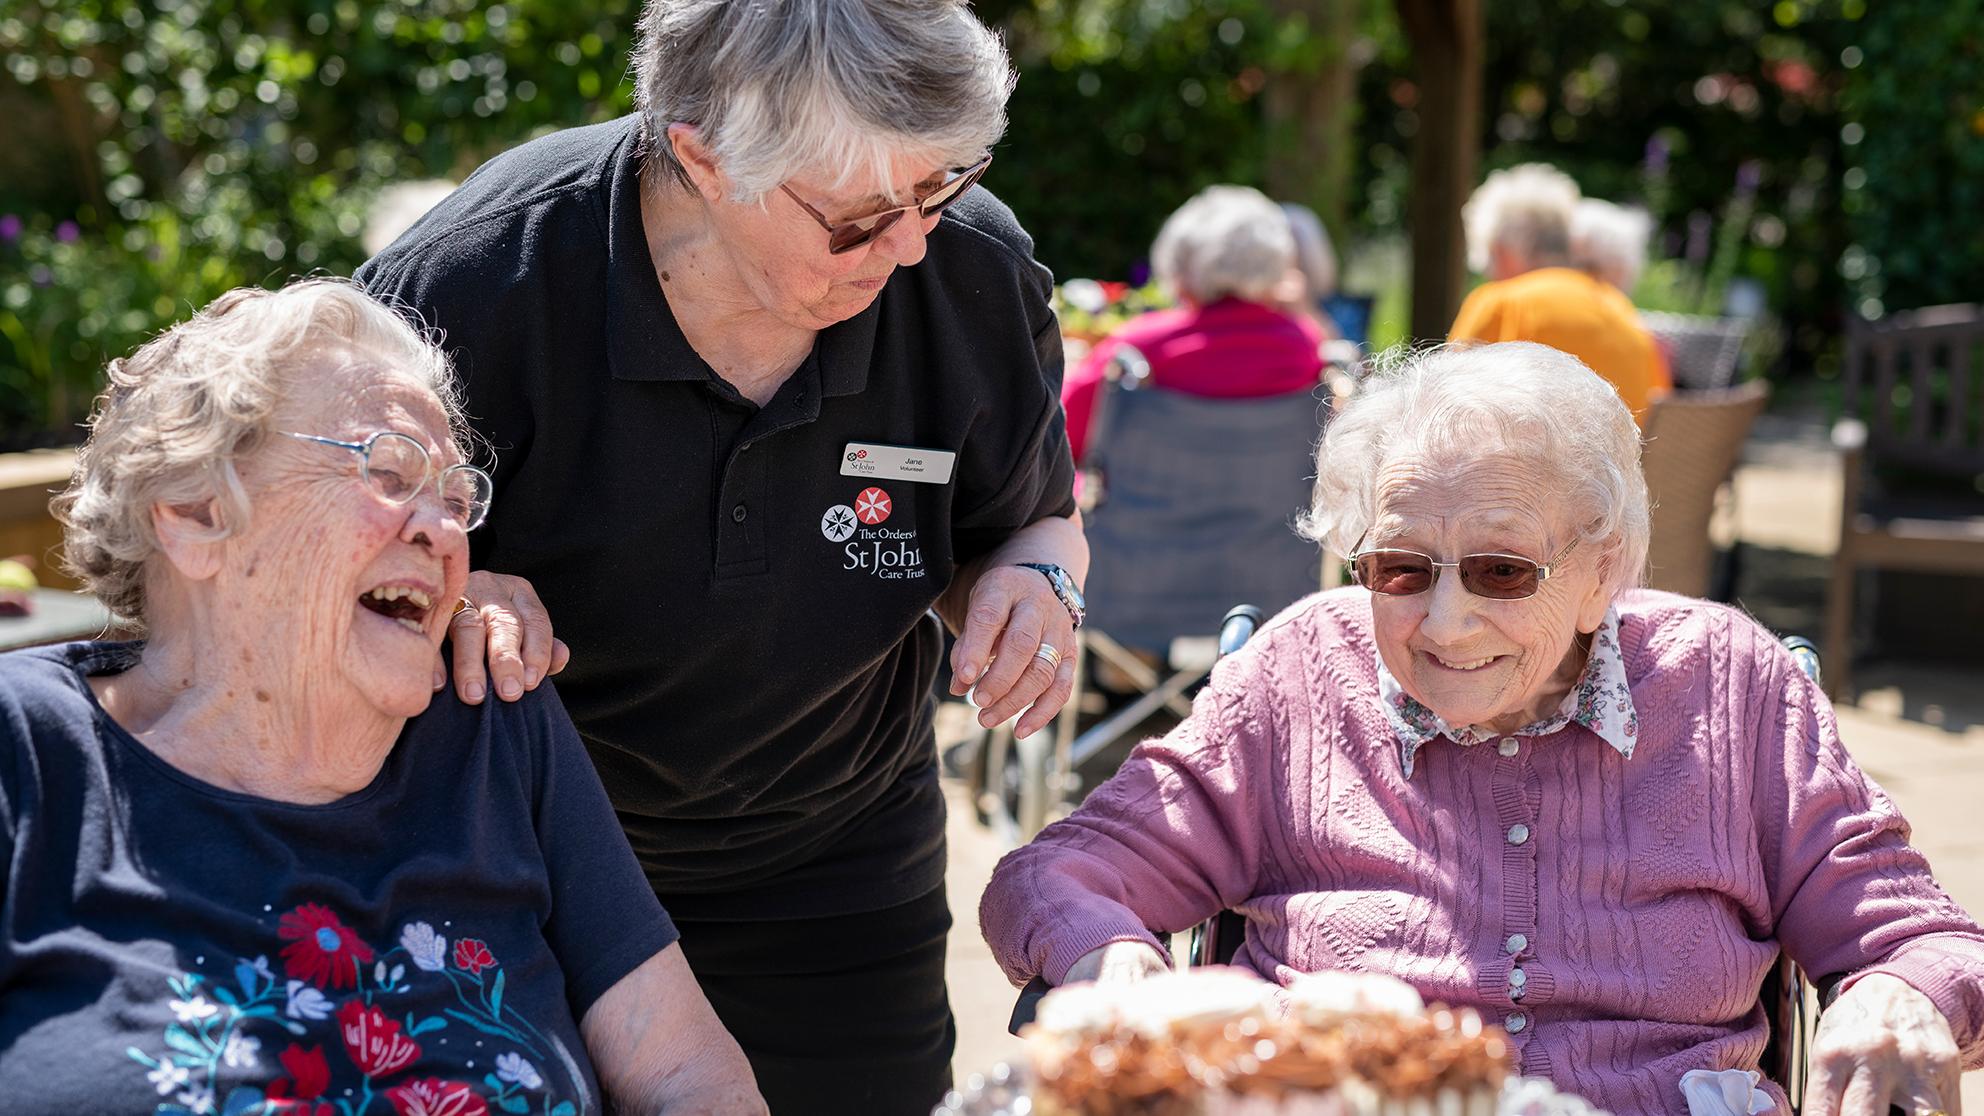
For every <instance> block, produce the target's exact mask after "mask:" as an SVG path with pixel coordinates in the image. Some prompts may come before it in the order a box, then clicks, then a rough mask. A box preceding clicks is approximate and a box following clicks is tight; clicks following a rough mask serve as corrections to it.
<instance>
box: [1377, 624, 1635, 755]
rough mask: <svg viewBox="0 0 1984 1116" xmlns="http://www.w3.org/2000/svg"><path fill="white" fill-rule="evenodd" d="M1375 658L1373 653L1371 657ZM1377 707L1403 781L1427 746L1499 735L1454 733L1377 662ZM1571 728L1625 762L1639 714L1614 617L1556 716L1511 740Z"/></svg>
mask: <svg viewBox="0 0 1984 1116" xmlns="http://www.w3.org/2000/svg"><path fill="white" fill-rule="evenodd" d="M1374 654H1375V653H1374ZM1378 702H1379V704H1380V705H1382V706H1383V707H1384V710H1385V719H1386V720H1387V721H1389V722H1390V723H1391V726H1392V729H1393V730H1394V731H1395V732H1397V734H1398V741H1399V761H1400V763H1401V764H1402V765H1403V766H1404V768H1405V777H1406V778H1408V779H1410V778H1412V760H1413V757H1414V756H1415V755H1417V754H1418V752H1419V749H1420V748H1421V747H1422V746H1424V745H1425V744H1426V742H1427V741H1429V740H1431V739H1433V738H1434V737H1436V736H1444V737H1446V738H1447V739H1449V740H1452V741H1453V742H1454V743H1456V744H1459V745H1461V746H1462V747H1464V748H1467V747H1473V746H1474V745H1476V744H1480V743H1483V742H1485V741H1489V740H1495V739H1499V738H1500V737H1501V736H1503V735H1504V734H1503V733H1498V732H1491V731H1489V730H1488V729H1486V728H1483V727H1481V726H1479V725H1464V726H1462V727H1459V728H1455V727H1453V726H1452V725H1449V724H1447V723H1446V722H1444V721H1442V720H1440V718H1439V716H1438V715H1436V714H1435V713H1434V712H1433V711H1432V710H1431V709H1428V708H1426V707H1425V706H1423V705H1421V704H1419V703H1418V702H1417V701H1415V700H1413V698H1412V697H1411V696H1410V695H1408V694H1407V693H1406V692H1405V689H1404V688H1403V687H1401V686H1400V685H1399V684H1398V679H1396V678H1394V677H1392V672H1391V671H1389V670H1386V669H1385V660H1384V658H1383V656H1378ZM1572 722H1576V723H1578V724H1580V725H1583V726H1584V727H1586V728H1588V729H1590V730H1591V731H1592V732H1593V733H1594V734H1596V735H1597V736H1598V738H1599V739H1600V740H1603V741H1605V742H1606V743H1607V744H1610V745H1611V746H1612V747H1613V749H1614V750H1616V751H1617V752H1618V753H1619V754H1620V755H1622V756H1625V757H1626V758H1627V759H1631V758H1632V756H1633V743H1634V741H1636V740H1637V739H1638V738H1639V733H1640V719H1639V713H1638V712H1637V711H1636V710H1634V708H1633V691H1632V687H1631V685H1629V684H1628V683H1627V681H1626V657H1625V655H1624V654H1623V653H1622V652H1621V651H1620V649H1619V614H1618V612H1617V611H1614V610H1607V611H1606V613H1605V619H1604V620H1603V621H1602V622H1600V623H1599V625H1598V631H1596V632H1594V633H1593V634H1592V637H1591V658H1590V659H1589V660H1588V661H1586V663H1585V667H1584V674H1583V675H1582V676H1581V677H1580V678H1579V679H1578V684H1577V685H1575V686H1573V687H1571V692H1570V693H1568V694H1565V695H1564V703H1563V704H1562V705H1560V706H1558V707H1557V711H1556V712H1555V713H1553V714H1551V715H1550V716H1548V717H1545V718H1543V719H1542V720H1540V721H1536V722H1533V723H1531V724H1528V725H1524V726H1523V727H1522V728H1520V729H1517V730H1516V731H1515V732H1514V733H1511V734H1508V735H1513V736H1545V735H1548V734H1549V733H1553V732H1556V731H1557V730H1558V729H1561V728H1563V727H1564V726H1565V725H1567V724H1570V723H1572Z"/></svg>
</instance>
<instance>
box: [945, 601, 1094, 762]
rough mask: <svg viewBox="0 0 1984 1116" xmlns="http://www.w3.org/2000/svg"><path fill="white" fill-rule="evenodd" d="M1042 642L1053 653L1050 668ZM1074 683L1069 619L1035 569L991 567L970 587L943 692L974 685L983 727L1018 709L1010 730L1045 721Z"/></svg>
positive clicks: (1026, 732)
mask: <svg viewBox="0 0 1984 1116" xmlns="http://www.w3.org/2000/svg"><path fill="white" fill-rule="evenodd" d="M1042 646H1048V647H1052V648H1053V649H1054V650H1055V651H1057V652H1059V653H1060V662H1059V663H1058V664H1056V665H1052V666H1050V665H1049V664H1048V661H1047V659H1045V658H1042V657H1041V656H1040V655H1039V654H1038V652H1039V650H1040V648H1041V647H1042ZM1074 688H1075V622H1074V619H1073V618H1072V617H1070V616H1069V615H1068V610H1067V608H1066V607H1065V606H1063V605H1062V604H1061V598H1059V597H1057V596H1055V595H1054V587H1053V586H1052V585H1050V584H1048V581H1047V579H1046V578H1045V577H1043V576H1041V573H1040V571H1039V570H1030V569H1027V568H1026V567H1024V566H994V567H991V568H990V569H987V570H986V571H985V572H984V573H983V574H980V575H979V578H978V582H977V583H976V584H975V585H973V586H972V588H971V599H970V601H969V602H968V604H967V607H966V612H965V622H964V630H963V631H962V632H960V633H958V642H957V646H956V647H955V648H953V649H952V651H951V693H953V694H963V693H964V692H965V691H967V690H974V691H975V692H974V694H973V701H974V702H976V704H977V705H978V710H979V712H978V723H979V724H981V725H983V726H985V727H986V728H991V727H992V726H993V725H997V724H1000V723H1002V722H1004V721H1006V720H1008V719H1010V718H1011V717H1012V716H1013V715H1014V714H1016V713H1019V712H1020V711H1021V710H1022V709H1024V710H1026V715H1025V716H1023V717H1021V718H1020V723H1019V725H1018V726H1017V728H1016V729H1015V730H1014V731H1015V733H1016V734H1017V735H1019V736H1022V737H1026V736H1032V735H1033V734H1034V733H1036V732H1038V731H1040V730H1041V729H1042V728H1045V727H1046V726H1047V723H1048V722H1049V721H1052V720H1053V719H1054V715H1055V714H1056V713H1059V712H1060V711H1061V707H1062V706H1063V705H1066V704H1067V703H1068V696H1069V695H1070V694H1072V693H1073V692H1074Z"/></svg>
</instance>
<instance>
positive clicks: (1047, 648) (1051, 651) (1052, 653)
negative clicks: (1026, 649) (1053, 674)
mask: <svg viewBox="0 0 1984 1116" xmlns="http://www.w3.org/2000/svg"><path fill="white" fill-rule="evenodd" d="M1033 657H1034V658H1036V659H1039V660H1040V661H1041V662H1043V663H1046V664H1047V669H1048V670H1053V669H1054V668H1055V667H1058V666H1060V665H1061V652H1060V651H1059V650H1057V649H1056V648H1055V646H1054V645H1053V644H1051V643H1043V644H1041V645H1040V646H1039V647H1038V648H1036V649H1035V650H1034V652H1033Z"/></svg>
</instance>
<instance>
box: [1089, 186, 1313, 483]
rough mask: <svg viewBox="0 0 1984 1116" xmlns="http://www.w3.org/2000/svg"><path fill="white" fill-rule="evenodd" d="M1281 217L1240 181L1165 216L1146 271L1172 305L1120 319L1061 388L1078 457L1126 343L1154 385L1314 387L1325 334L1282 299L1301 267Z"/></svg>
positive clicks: (1211, 392)
mask: <svg viewBox="0 0 1984 1116" xmlns="http://www.w3.org/2000/svg"><path fill="white" fill-rule="evenodd" d="M1296 243H1297V242H1296V237H1295V234H1294V232H1293V230H1292V229H1291V228H1290V227H1289V221H1288V216H1287V214H1286V213H1284V212H1283V211H1282V209H1281V207H1280V206H1278V205H1276V204H1275V203H1274V202H1272V201H1270V200H1268V197H1267V195H1265V194H1263V193H1261V192H1260V191H1259V190H1255V189H1251V188H1249V187H1246V186H1209V187H1207V188H1206V189H1204V190H1202V191H1200V192H1199V193H1198V194H1197V195H1195V196H1194V197H1193V198H1192V199H1191V200H1190V201H1187V202H1186V203H1185V204H1184V205H1182V206H1179V207H1178V210H1177V211H1176V212H1175V213H1173V214H1172V215H1171V216H1170V217H1168V218H1166V219H1165V222H1164V225H1163V227H1162V228H1160V229H1159V230H1158V234H1157V240H1156V242H1155V243H1153V244H1152V245H1151V250H1150V254H1151V270H1152V271H1153V272H1154V273H1155V274H1156V275H1157V279H1158V281H1159V282H1160V283H1163V284H1164V286H1165V287H1166V289H1168V290H1169V291H1170V292H1171V293H1172V295H1173V296H1174V297H1176V298H1177V299H1178V302H1179V305H1178V306H1177V307H1176V308H1174V309H1170V310H1159V311H1155V312H1152V313H1149V314H1145V315H1143V316H1141V317H1139V318H1136V319H1135V320H1133V321H1130V322H1127V323H1125V324H1124V325H1123V326H1122V327H1121V328H1119V329H1118V330H1117V331H1116V332H1114V333H1112V334H1110V335H1109V336H1108V337H1106V338H1104V339H1103V340H1102V341H1101V342H1099V343H1098V344H1097V345H1096V346H1095V348H1093V349H1091V350H1089V353H1088V355H1087V356H1086V357H1084V358H1083V359H1082V361H1081V363H1080V364H1079V365H1077V366H1076V367H1075V369H1074V371H1072V372H1070V373H1069V374H1068V382H1067V385H1066V387H1065V388H1064V389H1063V390H1062V392H1061V398H1062V402H1063V403H1064V404H1065V405H1066V406H1067V410H1068V441H1069V443H1070V444H1071V445H1072V446H1073V448H1074V452H1075V460H1077V461H1081V460H1083V458H1084V457H1086V455H1087V452H1088V430H1089V424H1090V421H1091V419H1092V418H1093V416H1094V413H1095V400H1096V395H1097V393H1098V392H1099V391H1101V388H1102V382H1103V379H1104V377H1105V374H1106V373H1107V371H1108V368H1109V364H1110V362H1111V361H1113V360H1116V359H1118V358H1119V357H1120V356H1121V355H1122V354H1123V351H1124V349H1126V348H1128V349H1132V350H1134V351H1135V352H1136V353H1138V354H1140V355H1141V356H1142V357H1143V359H1144V360H1145V361H1147V362H1148V363H1149V365H1150V383H1151V384H1152V385H1153V386H1156V387H1161V388H1165V389H1168V390H1171V391H1177V392H1184V393H1186V394H1188V395H1201V396H1207V397H1213V398H1224V399H1251V398H1259V397H1261V396H1271V395H1284V394H1287V393H1288V392H1293V391H1309V390H1313V389H1314V388H1315V386H1316V384H1317V382H1318V380H1319V379H1320V377H1321V375H1322V367H1323V360H1322V347H1323V343H1324V342H1325V341H1327V340H1328V335H1327V334H1326V333H1324V332H1323V330H1322V328H1321V327H1320V326H1319V325H1318V323H1317V321H1316V318H1315V316H1314V315H1313V314H1302V313H1295V312H1291V311H1289V310H1287V309H1284V308H1283V307H1282V306H1281V305H1280V300H1281V298H1282V296H1283V294H1284V292H1285V291H1286V289H1287V283H1288V279H1289V276H1290V274H1291V272H1293V271H1294V270H1295V269H1296V267H1297V263H1298V259H1299V256H1298V253H1297V247H1296Z"/></svg>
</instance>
